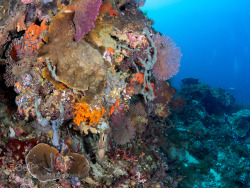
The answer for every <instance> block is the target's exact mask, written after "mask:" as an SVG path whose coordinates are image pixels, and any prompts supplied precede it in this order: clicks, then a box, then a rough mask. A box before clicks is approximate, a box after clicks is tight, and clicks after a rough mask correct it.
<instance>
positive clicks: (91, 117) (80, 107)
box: [73, 103, 105, 125]
mask: <svg viewBox="0 0 250 188" xmlns="http://www.w3.org/2000/svg"><path fill="white" fill-rule="evenodd" d="M104 112H105V109H104V108H102V109H101V110H93V109H91V108H89V106H88V104H86V103H76V104H75V105H74V107H73V114H74V115H76V116H75V118H74V119H73V121H74V123H76V124H77V125H79V124H80V123H81V122H83V121H84V122H87V123H88V124H89V125H92V124H93V123H97V122H99V121H100V119H101V117H102V116H103V114H104Z"/></svg>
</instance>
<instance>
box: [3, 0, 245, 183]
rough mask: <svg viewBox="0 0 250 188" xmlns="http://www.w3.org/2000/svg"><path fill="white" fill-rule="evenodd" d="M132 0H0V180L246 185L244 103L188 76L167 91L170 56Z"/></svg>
mask: <svg viewBox="0 0 250 188" xmlns="http://www.w3.org/2000/svg"><path fill="white" fill-rule="evenodd" d="M144 3H145V0H9V1H6V0H0V5H1V7H0V11H1V12H0V29H1V33H0V46H1V48H0V55H1V59H0V63H1V77H0V82H1V87H0V130H1V131H0V138H1V139H0V187H1V188H2V187H3V188H7V187H35V188H38V187H65V188H70V187H73V188H75V187H159V188H160V187H178V186H180V187H190V186H191V185H194V184H195V185H196V186H198V187H200V186H201V187H213V186H214V187H218V186H224V185H225V186H226V185H227V184H226V183H230V184H231V185H240V184H242V185H243V184H244V185H245V184H247V181H248V179H249V177H248V176H249V160H248V159H249V156H247V151H249V150H247V149H246V150H244V148H243V147H239V146H238V143H240V142H242V141H243V140H246V139H247V138H248V140H249V137H247V135H249V134H248V133H249V122H250V110H247V109H241V110H240V111H235V108H233V102H234V98H233V97H232V96H231V95H230V94H228V93H227V92H225V91H224V90H220V89H216V88H215V89H214V88H210V87H209V86H208V85H206V84H203V83H200V82H199V81H198V80H195V79H192V78H189V79H186V80H183V85H182V89H181V91H179V92H177V94H176V95H174V94H175V93H176V90H175V89H174V88H173V87H171V84H170V82H169V81H168V80H169V79H170V78H172V77H173V76H174V75H176V74H177V73H178V71H179V66H180V59H181V56H182V54H181V52H180V48H179V47H177V46H176V44H175V43H174V42H173V40H172V39H171V38H170V37H168V36H165V35H162V34H160V33H159V32H157V31H155V30H154V29H153V28H152V24H153V21H152V20H150V19H149V18H148V17H147V16H146V15H145V14H144V13H143V12H142V11H141V10H140V9H139V7H140V6H143V5H144ZM207 101H210V103H207ZM212 105H213V106H214V107H216V108H212ZM238 110H239V109H238ZM222 111H223V113H222V114H221V113H220V112H222ZM222 117H223V118H222ZM219 123H221V124H223V126H221V127H219V126H217V125H218V124H219ZM216 129H219V130H222V129H224V130H225V131H224V132H223V133H222V134H223V135H224V137H223V138H222V137H220V136H221V135H217V134H214V130H216ZM206 137H207V138H206ZM209 139H210V140H215V141H214V142H209ZM220 139H221V140H220ZM217 142H218V144H219V145H217V146H216V147H215V144H216V143H217ZM223 142H230V143H231V145H229V146H228V147H227V148H223ZM211 150H213V151H211ZM228 153H230V155H229V154H228ZM223 156H227V157H228V159H225V157H223ZM247 157H248V158H247ZM237 159H238V160H237ZM229 160H231V161H233V164H232V163H231V164H230V163H229V162H228V161H229ZM208 161H209V165H207V164H208ZM216 163H217V164H216ZM229 165H232V166H238V167H237V168H239V169H238V170H237V169H235V171H234V172H231V173H232V174H229V172H228V171H227V169H228V168H229ZM247 165H248V168H247ZM242 169H243V170H242ZM188 171H189V172H188ZM232 176H233V177H234V179H232V178H231V177H232ZM230 181H231V182H230ZM192 183H193V184H192ZM202 183H203V184H202ZM226 187H229V185H228V186H226Z"/></svg>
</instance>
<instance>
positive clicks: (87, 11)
mask: <svg viewBox="0 0 250 188" xmlns="http://www.w3.org/2000/svg"><path fill="white" fill-rule="evenodd" d="M101 4H102V0H79V1H78V2H77V4H76V7H75V16H74V20H73V21H74V24H75V27H76V34H75V39H76V40H77V41H79V40H81V39H82V38H83V37H84V35H85V34H87V33H88V32H89V31H90V30H91V29H93V28H94V27H95V25H94V21H95V20H96V19H97V16H98V12H99V8H100V6H101Z"/></svg>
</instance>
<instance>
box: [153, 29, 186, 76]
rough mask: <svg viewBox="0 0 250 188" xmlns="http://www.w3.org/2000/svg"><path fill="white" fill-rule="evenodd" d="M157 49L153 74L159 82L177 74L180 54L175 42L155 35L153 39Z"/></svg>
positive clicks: (166, 37) (164, 36)
mask: <svg viewBox="0 0 250 188" xmlns="http://www.w3.org/2000/svg"><path fill="white" fill-rule="evenodd" d="M153 39H154V42H155V45H156V47H157V61H156V63H155V64H154V67H153V74H154V76H155V77H156V78H157V79H159V80H168V79H170V78H171V77H172V76H174V75H176V74H177V73H178V72H179V67H180V60H181V56H182V54H181V52H180V48H179V47H177V46H176V44H175V42H174V41H173V40H172V39H171V38H170V37H168V36H166V35H163V36H161V35H160V34H159V33H157V34H156V35H155V36H154V37H153Z"/></svg>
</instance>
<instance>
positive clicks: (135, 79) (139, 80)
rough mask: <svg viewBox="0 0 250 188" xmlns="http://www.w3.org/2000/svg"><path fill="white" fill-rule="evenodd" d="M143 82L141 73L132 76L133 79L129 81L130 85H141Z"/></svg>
mask: <svg viewBox="0 0 250 188" xmlns="http://www.w3.org/2000/svg"><path fill="white" fill-rule="evenodd" d="M143 81H144V74H143V73H136V74H134V76H133V78H131V79H130V83H132V82H139V83H140V84H142V83H143Z"/></svg>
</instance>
